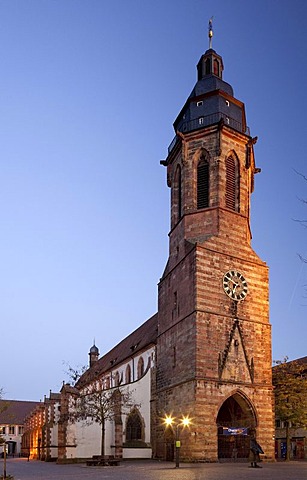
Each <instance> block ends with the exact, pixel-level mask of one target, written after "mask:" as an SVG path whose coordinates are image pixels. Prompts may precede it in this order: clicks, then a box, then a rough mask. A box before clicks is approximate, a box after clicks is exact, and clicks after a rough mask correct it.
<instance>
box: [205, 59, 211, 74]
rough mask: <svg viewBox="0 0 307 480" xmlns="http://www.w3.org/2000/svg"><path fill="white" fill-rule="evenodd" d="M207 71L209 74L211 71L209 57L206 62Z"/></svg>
mask: <svg viewBox="0 0 307 480" xmlns="http://www.w3.org/2000/svg"><path fill="white" fill-rule="evenodd" d="M205 72H206V75H209V74H210V73H211V62H210V58H207V60H206V62H205Z"/></svg>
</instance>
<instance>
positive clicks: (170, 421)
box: [163, 415, 191, 468]
mask: <svg viewBox="0 0 307 480" xmlns="http://www.w3.org/2000/svg"><path fill="white" fill-rule="evenodd" d="M163 423H164V425H165V426H166V427H171V428H172V429H174V428H175V434H176V435H175V447H176V451H175V453H176V455H175V458H176V468H179V459H180V447H181V444H180V427H181V428H182V429H184V428H186V427H189V426H190V425H191V419H190V418H189V417H188V416H187V417H184V416H183V417H182V418H181V419H178V420H177V419H176V418H174V417H172V416H171V415H165V418H164V420H163Z"/></svg>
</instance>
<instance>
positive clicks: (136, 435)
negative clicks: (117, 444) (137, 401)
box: [126, 410, 143, 442]
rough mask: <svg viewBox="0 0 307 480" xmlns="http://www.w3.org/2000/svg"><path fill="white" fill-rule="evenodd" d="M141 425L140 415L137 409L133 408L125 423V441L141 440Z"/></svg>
mask: <svg viewBox="0 0 307 480" xmlns="http://www.w3.org/2000/svg"><path fill="white" fill-rule="evenodd" d="M142 433H143V426H142V420H141V416H140V414H139V413H138V411H137V410H133V411H132V412H131V413H130V415H129V417H128V419H127V425H126V442H129V441H131V440H142V437H143V435H142Z"/></svg>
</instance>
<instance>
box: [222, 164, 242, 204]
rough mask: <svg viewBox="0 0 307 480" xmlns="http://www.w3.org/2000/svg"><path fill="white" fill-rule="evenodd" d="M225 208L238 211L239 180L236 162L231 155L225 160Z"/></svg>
mask: <svg viewBox="0 0 307 480" xmlns="http://www.w3.org/2000/svg"><path fill="white" fill-rule="evenodd" d="M225 203H226V207H227V208H229V209H230V210H234V211H239V179H238V172H237V162H236V160H235V158H234V157H233V156H232V155H231V156H229V157H227V158H226V191H225Z"/></svg>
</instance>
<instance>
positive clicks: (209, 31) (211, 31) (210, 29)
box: [208, 17, 213, 49]
mask: <svg viewBox="0 0 307 480" xmlns="http://www.w3.org/2000/svg"><path fill="white" fill-rule="evenodd" d="M212 20H213V17H211V18H210V20H209V25H208V37H209V49H210V48H212V37H213V27H212Z"/></svg>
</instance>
